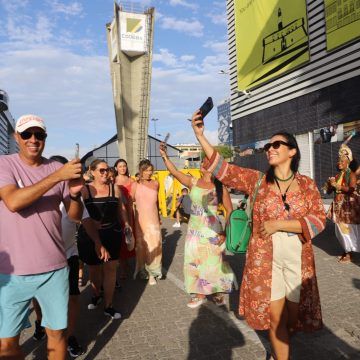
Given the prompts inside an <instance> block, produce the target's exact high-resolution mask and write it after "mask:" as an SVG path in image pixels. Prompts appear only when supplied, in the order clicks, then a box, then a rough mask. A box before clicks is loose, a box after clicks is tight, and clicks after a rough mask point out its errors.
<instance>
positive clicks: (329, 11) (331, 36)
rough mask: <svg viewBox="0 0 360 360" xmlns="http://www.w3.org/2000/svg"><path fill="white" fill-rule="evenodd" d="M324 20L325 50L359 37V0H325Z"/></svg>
mask: <svg viewBox="0 0 360 360" xmlns="http://www.w3.org/2000/svg"><path fill="white" fill-rule="evenodd" d="M325 20H326V47H327V50H332V49H335V48H337V47H339V46H341V45H344V44H346V43H348V42H349V41H352V40H354V39H356V38H358V37H360V1H359V0H325Z"/></svg>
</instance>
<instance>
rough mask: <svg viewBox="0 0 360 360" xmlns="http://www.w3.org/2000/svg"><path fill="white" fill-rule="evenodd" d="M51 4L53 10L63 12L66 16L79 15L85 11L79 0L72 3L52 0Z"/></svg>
mask: <svg viewBox="0 0 360 360" xmlns="http://www.w3.org/2000/svg"><path fill="white" fill-rule="evenodd" d="M49 4H50V6H51V9H52V11H53V12H55V13H61V14H64V15H66V16H77V15H79V14H81V13H82V12H83V7H82V5H81V3H80V2H78V1H74V2H72V3H70V4H64V3H62V2H60V1H58V0H50V1H49Z"/></svg>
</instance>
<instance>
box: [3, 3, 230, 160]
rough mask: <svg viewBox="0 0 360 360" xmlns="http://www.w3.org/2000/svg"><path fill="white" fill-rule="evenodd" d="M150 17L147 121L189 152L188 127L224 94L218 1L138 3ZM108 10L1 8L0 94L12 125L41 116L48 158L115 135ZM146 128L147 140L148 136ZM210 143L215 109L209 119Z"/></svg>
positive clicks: (222, 16)
mask: <svg viewBox="0 0 360 360" xmlns="http://www.w3.org/2000/svg"><path fill="white" fill-rule="evenodd" d="M138 3H141V4H142V5H143V6H147V7H150V6H153V7H155V9H156V21H155V34H154V49H153V65H152V85H151V88H152V91H151V104H150V119H151V118H158V119H159V120H158V121H157V123H156V127H157V129H156V132H157V133H158V134H162V135H165V134H166V133H167V132H170V133H171V137H170V140H169V143H171V144H175V143H184V142H187V143H188V142H194V141H195V139H194V137H193V135H192V132H191V128H190V123H189V122H188V121H186V119H187V118H189V117H191V114H192V112H193V111H194V110H196V108H198V107H199V106H200V105H201V104H202V102H203V101H204V100H205V99H206V98H207V97H208V96H212V97H213V99H214V103H215V104H217V103H218V102H219V101H221V100H222V99H224V98H225V97H226V96H227V94H228V93H229V84H228V82H229V79H228V76H227V75H220V74H218V72H219V70H227V68H228V56H227V29H226V8H225V1H211V0H210V1H209V0H198V1H191V0H168V1H162V0H158V1H155V0H154V1H145V0H144V1H138ZM113 4H114V2H113V1H112V0H78V1H71V0H0V14H1V17H0V45H1V51H0V88H1V89H3V90H5V91H7V92H8V94H9V97H10V111H11V113H12V115H13V116H14V118H15V119H16V118H18V117H19V116H20V115H22V114H25V113H34V114H37V115H40V116H42V117H43V118H44V119H45V121H46V124H47V128H48V133H49V136H48V140H47V145H46V151H45V155H47V156H49V155H52V154H55V153H56V154H62V155H65V156H67V157H72V155H73V152H74V144H75V143H79V144H80V154H81V155H84V154H85V153H86V152H87V151H89V150H91V149H92V148H94V147H95V146H98V145H100V144H102V143H104V142H105V141H107V140H108V139H109V138H110V137H111V136H113V135H114V134H115V133H116V125H115V115H114V107H113V99H112V89H111V80H110V70H109V61H108V49H107V40H106V30H105V25H106V23H109V22H111V20H112V18H113ZM153 125H154V123H153V122H150V125H149V133H150V134H151V135H153V134H154V126H153ZM206 129H207V134H208V137H209V138H210V139H211V141H212V142H213V143H216V142H217V121H216V109H214V110H213V111H212V112H211V113H210V114H209V115H208V117H207V118H206Z"/></svg>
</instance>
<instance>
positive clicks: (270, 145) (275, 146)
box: [264, 140, 292, 151]
mask: <svg viewBox="0 0 360 360" xmlns="http://www.w3.org/2000/svg"><path fill="white" fill-rule="evenodd" d="M280 145H285V146H287V147H289V148H291V147H292V146H291V145H290V144H288V143H287V142H285V141H282V140H276V141H274V142H272V143H267V144H265V145H264V150H265V151H269V150H270V148H273V149H275V150H277V149H278V148H279V147H280Z"/></svg>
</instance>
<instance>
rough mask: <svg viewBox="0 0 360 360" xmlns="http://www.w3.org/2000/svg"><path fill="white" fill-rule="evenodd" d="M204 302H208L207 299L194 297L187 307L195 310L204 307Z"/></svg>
mask: <svg viewBox="0 0 360 360" xmlns="http://www.w3.org/2000/svg"><path fill="white" fill-rule="evenodd" d="M204 302H206V297H200V296H197V295H196V296H192V297H191V300H190V301H189V302H188V303H187V306H188V307H189V308H190V309H195V308H197V307H198V306H200V305H202V304H203V303H204Z"/></svg>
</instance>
